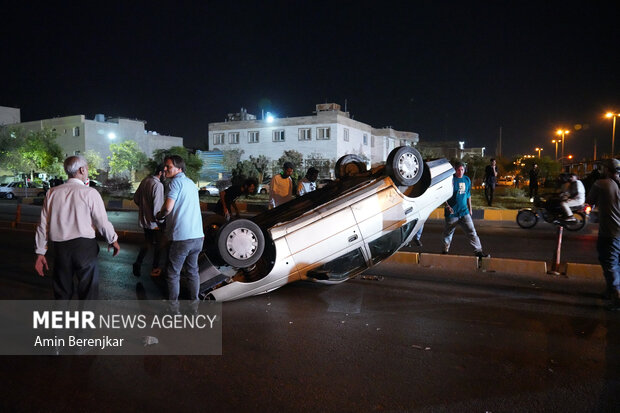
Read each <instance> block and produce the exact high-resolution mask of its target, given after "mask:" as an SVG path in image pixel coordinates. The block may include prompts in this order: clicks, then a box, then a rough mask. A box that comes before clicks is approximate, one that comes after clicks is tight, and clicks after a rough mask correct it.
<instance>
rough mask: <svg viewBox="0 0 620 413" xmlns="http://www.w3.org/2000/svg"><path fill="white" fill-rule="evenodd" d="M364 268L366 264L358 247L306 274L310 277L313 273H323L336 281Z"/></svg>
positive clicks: (366, 266)
mask: <svg viewBox="0 0 620 413" xmlns="http://www.w3.org/2000/svg"><path fill="white" fill-rule="evenodd" d="M366 268H368V264H367V263H366V260H365V259H364V254H363V253H362V249H361V248H358V249H356V250H353V251H351V252H349V253H347V254H344V255H342V256H340V257H338V258H336V259H335V260H332V261H330V262H328V263H325V264H323V265H321V266H320V267H317V268H315V269H313V270H311V271H308V276H310V277H312V276H313V274H322V275H323V274H325V275H327V276H328V277H329V279H330V280H334V281H337V280H344V279H346V278H349V277H351V276H353V275H355V274H358V273H360V272H362V271H364V270H365V269H366ZM317 278H319V277H317Z"/></svg>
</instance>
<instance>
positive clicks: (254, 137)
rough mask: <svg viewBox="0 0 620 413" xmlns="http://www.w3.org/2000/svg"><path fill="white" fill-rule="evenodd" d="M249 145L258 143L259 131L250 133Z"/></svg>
mask: <svg viewBox="0 0 620 413" xmlns="http://www.w3.org/2000/svg"><path fill="white" fill-rule="evenodd" d="M248 143H258V131H257V130H253V131H250V132H248Z"/></svg>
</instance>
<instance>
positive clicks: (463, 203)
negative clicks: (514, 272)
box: [443, 162, 490, 258]
mask: <svg viewBox="0 0 620 413" xmlns="http://www.w3.org/2000/svg"><path fill="white" fill-rule="evenodd" d="M455 170H456V173H455V174H454V179H453V181H452V183H453V185H454V189H453V191H454V192H453V194H452V198H450V199H448V201H447V202H446V208H445V218H446V224H445V227H444V231H443V254H447V253H448V250H449V249H450V243H451V242H452V236H453V235H454V230H455V229H456V224H459V225H460V226H461V228H463V231H465V233H466V234H467V237H468V238H469V243H470V244H471V246H472V247H473V248H474V255H476V257H478V258H487V257H490V255H489V254H485V253H484V252H482V245H481V244H480V238H479V237H478V234H477V233H476V228H474V221H473V220H472V219H471V180H470V179H469V177H468V176H466V175H465V165H463V164H462V163H460V162H458V163H457V164H456V165H455Z"/></svg>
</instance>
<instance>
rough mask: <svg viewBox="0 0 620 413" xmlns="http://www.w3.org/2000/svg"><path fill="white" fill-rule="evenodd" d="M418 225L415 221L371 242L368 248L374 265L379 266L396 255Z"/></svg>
mask: <svg viewBox="0 0 620 413" xmlns="http://www.w3.org/2000/svg"><path fill="white" fill-rule="evenodd" d="M417 223H418V220H417V219H414V220H413V221H411V222H410V223H408V224H406V225H403V226H402V227H400V228H399V229H397V230H394V231H391V232H389V233H387V234H385V235H383V236H381V237H379V238H377V239H376V240H374V241H371V242H369V243H368V247H369V248H370V255H371V257H372V262H373V264H377V263H379V262H381V261H383V260H384V259H386V258H388V257H389V256H391V255H392V254H394V252H396V250H397V249H398V248H400V246H401V245H402V243H403V241H404V240H406V239H407V238H408V237H409V235H410V234H411V232H412V231H413V228H414V227H415V224H417Z"/></svg>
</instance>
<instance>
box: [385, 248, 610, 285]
mask: <svg viewBox="0 0 620 413" xmlns="http://www.w3.org/2000/svg"><path fill="white" fill-rule="evenodd" d="M384 262H386V263H389V264H395V265H421V266H423V267H429V268H441V269H445V270H478V271H480V272H510V273H511V274H518V275H530V276H531V275H545V276H546V275H547V262H545V261H530V260H519V259H513V258H492V257H491V258H484V259H478V258H476V257H470V256H466V255H443V254H429V253H418V252H405V251H399V252H397V253H396V254H394V255H392V256H391V257H390V258H388V259H387V260H385V261H384ZM564 267H565V271H564V275H565V276H566V277H567V278H585V279H590V280H603V270H602V269H601V266H600V265H595V264H579V263H571V262H569V263H566V264H564ZM507 269H508V270H507Z"/></svg>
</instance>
